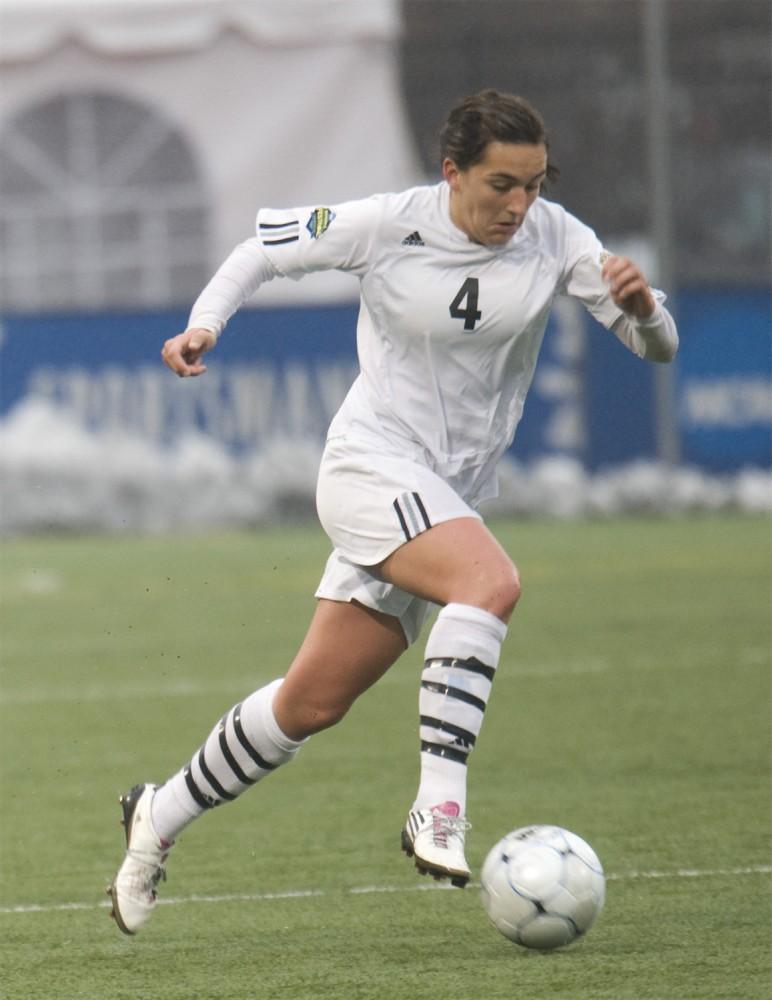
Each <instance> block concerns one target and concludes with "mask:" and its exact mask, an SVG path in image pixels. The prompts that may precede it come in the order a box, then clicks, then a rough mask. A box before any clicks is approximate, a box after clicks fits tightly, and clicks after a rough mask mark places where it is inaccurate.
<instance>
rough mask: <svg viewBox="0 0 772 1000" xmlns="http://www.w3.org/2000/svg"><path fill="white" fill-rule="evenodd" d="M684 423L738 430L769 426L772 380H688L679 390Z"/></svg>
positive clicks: (735, 377) (739, 377)
mask: <svg viewBox="0 0 772 1000" xmlns="http://www.w3.org/2000/svg"><path fill="white" fill-rule="evenodd" d="M681 412H682V415H683V419H684V423H685V424H686V425H687V426H690V427H697V428H700V427H701V428H705V429H708V428H725V429H729V430H738V429H740V428H743V427H751V426H754V425H762V426H770V425H772V380H770V379H765V378H762V377H760V376H757V375H749V376H743V375H730V376H726V377H724V378H710V379H690V380H689V381H687V382H686V384H685V385H684V388H683V394H682V399H681Z"/></svg>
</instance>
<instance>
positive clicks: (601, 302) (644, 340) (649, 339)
mask: <svg viewBox="0 0 772 1000" xmlns="http://www.w3.org/2000/svg"><path fill="white" fill-rule="evenodd" d="M567 234H568V237H567V240H566V248H567V249H566V272H565V278H564V286H563V287H564V290H565V291H566V292H567V293H568V294H569V295H572V296H574V297H575V298H578V299H579V300H580V301H581V302H582V303H583V304H584V306H585V307H586V308H587V309H588V310H589V312H590V313H591V314H592V315H593V316H594V317H595V319H597V320H598V321H599V322H600V323H602V324H603V325H604V326H605V327H606V328H607V329H609V330H611V331H612V332H613V333H614V334H615V335H616V336H617V337H618V338H619V340H620V341H621V342H622V343H623V344H624V345H625V347H626V348H627V349H628V350H630V351H632V352H633V354H637V355H638V357H639V358H644V359H645V360H646V361H660V362H667V361H672V359H673V358H674V357H675V354H676V351H677V350H678V332H677V330H676V325H675V321H674V320H673V317H672V316H671V315H670V313H669V312H668V311H667V309H666V308H665V306H664V302H665V294H664V292H661V291H659V289H657V288H652V289H651V294H652V296H653V298H654V312H653V313H652V314H651V316H649V317H647V318H646V319H636V318H635V317H634V316H630V315H628V314H627V313H624V312H623V311H622V310H621V309H620V308H619V306H618V305H617V304H616V303H615V302H614V301H613V299H612V298H611V293H610V291H609V288H608V285H607V284H606V282H605V281H604V280H603V262H604V260H605V259H606V258H607V257H608V256H609V254H608V251H607V250H604V248H603V246H602V244H601V243H600V241H599V240H598V238H597V236H596V235H595V233H593V232H592V230H591V229H589V228H588V227H587V226H585V225H584V224H583V223H581V222H579V221H578V220H577V219H575V218H573V217H569V219H568V227H567Z"/></svg>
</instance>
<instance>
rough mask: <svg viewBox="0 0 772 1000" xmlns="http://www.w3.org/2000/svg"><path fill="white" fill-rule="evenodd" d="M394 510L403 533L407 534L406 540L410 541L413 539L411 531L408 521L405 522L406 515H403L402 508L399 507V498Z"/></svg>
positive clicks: (395, 502)
mask: <svg viewBox="0 0 772 1000" xmlns="http://www.w3.org/2000/svg"><path fill="white" fill-rule="evenodd" d="M394 510H396V512H397V517H398V518H399V523H400V525H401V526H402V531H403V532H404V533H405V538H406V539H407V540H408V541H410V539H411V538H412V537H413V536H412V535H411V534H410V530H409V528H408V526H407V521H406V520H405V515H404V514H403V513H402V508H401V507H400V505H399V498H397V499H396V500H395V501H394Z"/></svg>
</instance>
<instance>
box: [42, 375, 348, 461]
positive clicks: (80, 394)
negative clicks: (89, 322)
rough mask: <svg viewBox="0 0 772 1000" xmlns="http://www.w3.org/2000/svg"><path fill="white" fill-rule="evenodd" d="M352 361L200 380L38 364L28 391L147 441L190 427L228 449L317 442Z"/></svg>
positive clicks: (86, 422)
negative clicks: (280, 440) (281, 440)
mask: <svg viewBox="0 0 772 1000" xmlns="http://www.w3.org/2000/svg"><path fill="white" fill-rule="evenodd" d="M357 370H358V369H357V366H356V364H355V363H354V362H351V361H343V362H338V363H335V364H332V363H328V364H325V365H319V366H316V367H309V366H306V365H301V364H294V365H287V366H285V367H284V368H281V367H279V366H276V367H271V366H263V365H250V366H236V365H233V366H223V365H220V366H212V367H210V369H209V371H208V372H207V374H206V376H205V378H203V379H200V380H198V379H197V380H195V381H194V380H181V381H178V380H174V379H173V378H172V377H171V376H170V375H169V373H168V372H165V371H164V370H163V369H158V370H156V369H155V368H147V367H146V368H138V369H121V368H105V369H102V370H99V371H90V370H88V369H84V368H71V369H68V370H64V371H62V370H58V369H53V368H39V369H37V370H36V371H35V372H34V373H33V375H32V377H31V378H30V383H29V391H30V395H33V396H37V397H38V398H43V399H46V400H48V401H50V402H51V403H53V404H55V405H56V406H59V407H61V408H62V409H64V410H65V411H66V412H68V413H69V414H71V415H72V416H73V417H74V418H75V419H76V420H77V421H78V422H79V423H81V424H82V425H83V426H85V427H88V428H90V429H92V430H100V431H104V430H112V431H115V430H122V431H128V432H130V433H132V434H136V435H138V436H140V437H143V438H146V439H148V440H150V441H152V442H153V443H155V444H163V443H169V442H170V441H172V440H173V439H174V438H176V437H178V436H179V435H180V434H182V433H184V432H185V431H186V430H188V429H190V428H193V427H195V428H198V429H200V430H203V431H204V432H205V433H208V434H211V436H212V437H213V438H215V439H216V440H217V441H219V442H221V443H222V444H224V445H226V446H228V447H231V448H259V447H261V446H262V445H264V444H265V443H266V442H267V441H269V440H270V439H272V438H275V437H291V438H316V439H318V440H323V439H324V435H325V433H326V431H327V426H328V424H329V423H330V420H331V419H332V417H333V416H334V415H335V412H336V411H337V409H338V407H339V406H340V404H341V403H342V401H343V398H344V396H345V395H346V393H347V392H348V389H349V387H350V385H351V383H352V382H353V381H354V379H355V377H356V375H357Z"/></svg>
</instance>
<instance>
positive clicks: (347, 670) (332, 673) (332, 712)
mask: <svg viewBox="0 0 772 1000" xmlns="http://www.w3.org/2000/svg"><path fill="white" fill-rule="evenodd" d="M406 646H407V643H406V640H405V634H404V632H403V630H402V627H401V625H400V623H399V621H398V619H397V618H394V617H393V616H391V615H386V614H383V613H382V612H380V611H374V610H372V609H371V608H366V607H364V606H363V605H361V604H357V603H355V602H348V603H346V602H341V601H329V600H320V601H319V602H318V604H317V606H316V610H315V612H314V616H313V618H312V620H311V625H310V626H309V629H308V632H307V633H306V637H305V639H304V640H303V644H302V645H301V647H300V649H299V650H298V653H297V655H296V657H295V659H294V660H293V661H292V664H291V666H290V668H289V671H288V672H287V676H286V677H285V679H284V683H283V684H282V686H281V687H280V688H279V690H278V692H277V694H276V699H275V701H274V714H275V716H276V721H277V722H278V724H279V726H280V728H281V729H282V730H283V731H284V732H285V733H286V734H287V736H289V737H291V738H302V737H303V736H307V735H309V734H310V733H312V732H316V731H318V730H320V729H325V728H327V727H328V726H330V725H333V724H334V723H335V722H337V721H338V720H339V719H340V718H342V716H343V715H345V713H346V711H347V710H348V709H349V708H350V706H351V705H352V703H353V702H354V701H355V700H356V699H357V698H358V697H359V695H360V694H362V693H363V692H364V691H366V690H367V689H368V688H369V687H371V686H372V685H373V684H374V683H375V682H376V681H377V680H378V679H379V678H380V677H382V676H383V674H384V673H385V672H386V671H387V670H388V669H389V667H390V666H391V665H392V664H393V663H394V662H395V661H396V660H397V659H398V658H399V656H401V654H402V653H403V652H404V651H405V648H406Z"/></svg>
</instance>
